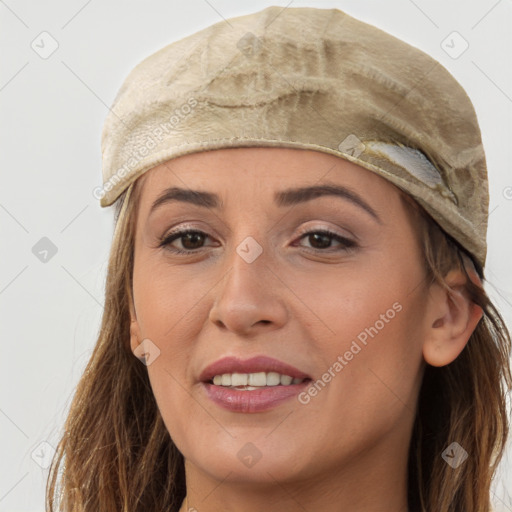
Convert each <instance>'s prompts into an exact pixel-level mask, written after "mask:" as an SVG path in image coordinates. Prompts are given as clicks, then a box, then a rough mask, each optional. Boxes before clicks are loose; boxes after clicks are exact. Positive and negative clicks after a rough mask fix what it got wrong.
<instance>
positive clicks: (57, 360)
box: [0, 0, 512, 512]
mask: <svg viewBox="0 0 512 512" xmlns="http://www.w3.org/2000/svg"><path fill="white" fill-rule="evenodd" d="M268 5H282V6H286V5H290V6H292V7H300V6H311V7H337V8H339V9H341V10H344V11H346V12H347V13H348V14H350V15H352V16H354V17H356V18H358V19H361V20H363V21H366V22H369V23H372V24H374V25H376V26H378V27H380V28H382V29H384V30H385V31H387V32H389V33H391V34H393V35H395V36H397V37H399V38H401V39H403V40H405V41H407V42H409V43H411V44H413V45H414V46H417V47H418V48H420V49H422V50H424V51H425V52H427V53H428V54H430V55H431V56H432V57H434V58H435V59H437V60H438V61H440V62H441V63H442V64H443V65H444V66H445V67H447V68H448V70H450V72H451V73H452V74H453V75H454V76H455V77H456V78H457V79H458V80H459V81H460V82H461V83H462V85H463V86H464V88H465V89H466V91H467V92H468V94H469V96H470V98H471V99H472V100H473V102H474V104H475V108H476V110H477V114H478V116H479V120H480V123H481V129H482V134H483V139H484V147H485V149H486V154H487V163H488V168H489V176H490V189H491V207H490V210H491V212H492V213H491V216H490V219H489V232H488V242H489V254H488V261H487V271H486V272H487V279H488V284H487V289H488V292H489V293H490V295H491V297H492V298H493V300H495V302H496V303H497V305H498V307H499V308H500V310H501V311H502V313H503V314H504V316H505V318H506V320H507V322H508V325H509V326H512V305H511V303H512V266H511V265H510V262H511V261H512V242H511V235H510V234H511V233H512V229H511V227H512V188H510V187H512V172H511V169H510V161H511V160H512V158H511V157H512V152H511V145H512V143H511V141H512V126H511V125H512V122H511V119H512V71H511V69H512V66H511V63H512V36H511V33H512V31H511V26H512V2H511V0H499V1H498V0H478V1H476V0H472V1H468V0H465V1H462V0H460V1H454V0H442V1H440V0H435V1H434V0H428V1H427V0H414V1H413V0H387V1H386V2H383V1H381V0H351V1H349V0H338V1H316V2H315V1H312V0H310V1H306V2H301V1H292V2H289V0H288V1H286V2H279V1H273V2H267V1H247V0H246V1H244V2H240V1H234V0H208V1H206V0H187V1H180V2H177V1H176V2H172V3H171V2H170V1H163V0H153V1H152V2H142V1H139V2H135V1H133V0H131V1H128V0H124V1H121V0H111V1H108V2H107V1H100V0H89V1H86V0H68V1H66V2H64V1H63V0H60V1H57V0H54V1H47V2H29V1H28V0H5V1H4V0H0V26H1V29H0V45H1V49H2V53H1V59H0V105H1V107H0V108H1V112H0V130H1V132H0V147H1V153H0V169H1V172H2V187H1V189H0V223H1V224H0V226H1V243H0V261H1V262H2V265H1V275H0V312H1V318H0V321H1V323H0V325H1V329H2V332H1V339H2V352H1V357H0V374H1V388H0V432H1V438H0V443H1V468H0V471H1V472H0V511H12V512H19V511H34V512H35V511H43V510H44V485H45V482H46V477H47V470H45V469H43V468H41V467H40V465H38V464H37V463H36V461H39V462H41V463H42V464H43V465H44V464H45V462H46V461H47V460H48V458H49V457H50V456H51V447H50V445H53V446H55V445H56V443H57V440H58V438H59V435H60V430H61V428H62V424H63V422H64V419H65V416H66V412H67V408H68V407H69V403H70V399H71V397H72V395H73V393H74V388H75V386H76V384H77V382H78V380H79V378H80V376H81V372H82V371H83V368H84V366H85V364H86V362H87V361H88V358H89V356H90V354H91V351H92V348H93V346H94V344H95V341H96V337H97V334H98V329H99V323H100V318H101V313H102V305H103V293H104V282H105V272H106V266H107V257H108V252H109V249H110V242H111V236H112V231H113V229H112V228H113V212H112V211H110V209H102V208H100V206H99V201H98V200H96V199H95V198H94V197H93V195H92V190H93V189H94V188H95V187H96V186H98V185H101V153H100V133H101V128H102V124H103V121H104V119H105V116H106V114H107V112H108V106H110V104H111V103H112V101H113V99H114V97H115V95H116V93H117V90H118V89H119V87H120V85H121V83H122V81H123V80H124V78H125V77H126V75H127V73H128V72H129V71H130V70H131V69H132V68H133V67H134V66H135V65H136V64H137V63H138V62H139V61H140V60H142V59H143V58H145V57H146V56H148V55H149V54H151V53H153V52H154V51H156V50H158V49H160V48H161V47H163V46H165V45H167V44H168V43H170V42H172V41H174V40H177V39H180V38H182V37H184V36H186V35H189V34H191V33H193V32H195V31H197V30H199V29H201V28H204V27H206V26H208V25H210V24H212V23H215V22H218V21H222V19H223V18H229V17H232V16H237V15H242V14H248V13H250V12H254V11H257V10H260V9H263V8H264V7H266V6H268ZM43 31H46V32H48V33H49V34H50V35H51V38H53V39H54V40H55V41H57V43H58V48H57V50H56V51H55V52H54V53H53V54H52V55H51V56H49V57H48V58H47V59H43V58H41V57H40V55H39V54H38V53H36V51H34V50H33V49H32V47H31V44H32V42H33V41H35V43H34V45H35V44H39V45H40V46H41V45H42V44H43V43H41V37H46V38H47V39H45V43H44V46H45V48H46V50H48V49H49V48H51V46H50V44H51V39H50V38H49V36H39V35H40V34H41V32H43ZM453 31H457V32H458V33H459V34H460V35H461V36H462V37H463V38H464V39H465V40H466V41H467V42H468V43H469V48H468V49H467V50H466V51H465V52H464V53H463V54H462V55H460V56H459V57H458V58H456V59H454V58H452V57H450V56H449V55H448V54H447V53H446V52H445V50H444V49H443V47H442V46H441V43H442V41H443V40H445V39H446V38H447V36H449V35H450V34H451V33H452V32H453ZM449 41H450V40H449ZM454 41H455V42H454V43H451V44H452V46H453V45H455V47H456V48H460V46H458V47H457V45H459V44H461V43H462V41H461V40H459V39H456V40H454ZM39 51H42V49H40V50H39ZM42 237H47V238H49V239H50V240H51V242H52V243H53V244H54V245H55V246H56V249H57V252H56V254H55V255H54V256H53V257H51V258H49V260H48V261H47V262H46V263H43V262H42V261H40V260H39V259H38V258H37V257H36V256H35V255H34V254H33V252H32V248H33V247H34V245H35V244H36V243H37V242H38V241H39V240H40V239H41V238H42ZM41 442H43V443H44V442H46V443H49V444H43V445H41V446H40V443H41ZM34 450H35V452H34ZM511 459H512V447H511V445H510V443H509V449H508V452H507V457H506V460H505V462H504V463H503V464H502V466H501V472H500V475H499V477H498V478H497V480H496V482H495V488H494V490H495V492H494V495H493V502H494V505H495V507H496V511H498V512H505V511H512V498H511V497H510V495H511V494H512V463H511Z"/></svg>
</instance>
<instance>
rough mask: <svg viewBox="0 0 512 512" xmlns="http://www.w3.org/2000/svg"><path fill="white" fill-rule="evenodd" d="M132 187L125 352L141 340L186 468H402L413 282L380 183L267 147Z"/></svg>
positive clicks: (408, 417)
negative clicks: (135, 204) (135, 198)
mask: <svg viewBox="0 0 512 512" xmlns="http://www.w3.org/2000/svg"><path fill="white" fill-rule="evenodd" d="M141 180H142V183H139V185H142V189H141V196H140V204H139V210H138V217H137V225H136V245H135V262H134V274H133V293H134V306H135V312H134V313H133V314H134V315H135V316H134V318H133V319H134V320H135V321H134V322H132V349H133V350H135V349H136V347H137V343H140V342H141V341H142V340H143V339H149V340H150V342H149V344H148V342H145V343H146V345H145V347H146V352H147V351H149V352H150V353H152V354H153V355H152V356H151V357H150V359H149V360H148V363H149V364H148V366H147V370H148V373H149V378H150V381H151V386H152V389H153V392H154V395H155V398H156V401H157V404H158V407H159V409H160V411H161V414H162V417H163V420H164V422H165V425H166V427H167V429H168V430H169V433H170V435H171V437H172V439H173V441H174V442H175V444H176V445H177V447H178V449H179V450H180V451H181V452H182V453H183V454H184V456H185V458H186V464H187V471H190V472H196V473H197V474H202V475H203V476H205V477H207V478H212V479H214V480H223V479H227V480H233V481H235V480H236V481H251V482H256V481H257V482H267V481H272V480H273V479H274V480H277V481H279V482H285V481H296V482H297V481H301V480H303V479H312V478H313V479H314V478H319V479H320V478H324V477H325V475H331V476H332V475H336V477H337V478H339V476H340V474H342V473H343V471H345V470H350V471H351V472H352V475H353V474H354V472H355V473H356V474H357V472H358V471H361V472H362V471H364V472H366V473H367V472H368V471H372V470H373V469H372V468H377V467H380V470H381V471H382V464H388V461H389V464H394V466H389V467H390V468H391V467H393V468H396V464H399V465H400V470H401V471H402V470H403V471H402V472H404V471H405V463H406V459H407V453H408V448H409V445H408V443H409V438H410V434H411V428H412V424H413V420H414V407H415V402H416V397H417V394H418V391H419V386H420V383H421V377H422V369H423V358H422V342H423V337H424V332H425V327H426V324H425V321H424V310H425V302H426V296H427V292H426V289H425V284H424V269H423V266H422V264H421V261H422V260H421V255H420V250H419V246H418V242H417V238H416V236H417V235H416V234H415V231H414V225H413V222H412V220H411V219H410V218H409V217H408V214H407V210H406V208H405V207H404V205H403V203H402V201H401V200H400V194H399V191H398V189H397V188H395V187H394V186H393V185H392V184H390V183H389V182H387V181H386V180H385V179H383V178H381V177H379V176H377V175H376V174H374V173H372V172H370V171H367V170H365V169H363V168H361V167H359V166H358V165H355V164H353V163H351V162H348V161H346V160H343V159H341V158H338V157H335V156H332V155H328V154H324V153H319V152H315V151H306V150H297V149H284V148H240V149H223V150H217V151H210V152H203V153H196V154H191V155H186V156H183V157H180V158H177V159H175V160H172V161H171V162H168V163H167V164H162V165H160V166H158V167H156V168H154V169H152V170H151V171H149V172H147V173H146V174H145V175H144V176H143V177H142V178H141ZM178 188H179V189H182V190H181V191H178V190H177V189H178ZM192 191H198V192H201V193H204V194H208V196H207V197H206V199H200V198H199V196H198V195H193V194H191V192H192ZM173 197H174V199H173ZM185 230H191V231H194V232H195V234H194V233H192V234H191V235H185V236H181V237H179V236H178V235H176V234H175V232H176V231H185ZM325 231H329V232H332V233H333V235H328V234H323V233H322V232H325ZM173 234H175V236H174V237H173V236H172V235H173ZM165 238H167V245H161V241H162V240H163V239H165ZM177 250H181V251H184V253H177V252H175V251H177ZM155 347H157V349H155ZM158 350H159V351H160V352H159V353H158ZM233 374H237V375H235V376H234V377H233ZM222 375H224V377H222ZM290 378H294V379H295V380H292V381H291V383H290V380H291V379H290ZM303 379H305V380H303ZM247 386H248V387H247ZM369 468H370V469H369ZM310 481H311V480H310Z"/></svg>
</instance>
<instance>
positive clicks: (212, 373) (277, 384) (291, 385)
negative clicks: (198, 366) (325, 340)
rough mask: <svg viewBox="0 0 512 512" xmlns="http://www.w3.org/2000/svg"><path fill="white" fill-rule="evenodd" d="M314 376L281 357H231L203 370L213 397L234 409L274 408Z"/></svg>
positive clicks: (208, 394)
mask: <svg viewBox="0 0 512 512" xmlns="http://www.w3.org/2000/svg"><path fill="white" fill-rule="evenodd" d="M311 380H312V379H311V377H310V376H309V375H307V374H306V373H304V372H302V371H300V370H298V369H297V368H295V367H293V366H290V365H288V364H286V363H283V362H282V361H278V360H277V359H273V358H269V357H266V356H258V357H254V358H251V359H248V360H241V359H238V358H234V357H227V358H223V359H220V360H219V361H216V362H215V363H213V364H211V365H209V366H208V367H207V368H205V369H204V370H203V372H202V373H201V376H200V381H201V383H202V385H203V388H204V389H205V392H206V394H207V396H208V398H209V399H211V400H212V401H213V402H214V403H216V404H217V405H219V406H221V407H223V408H224V409H228V410H230V411H232V412H243V413H254V412H263V411H267V410H270V409H274V408H275V407H277V406H278V405H280V404H282V403H283V402H285V401H287V400H289V399H290V398H292V397H293V396H295V395H297V394H298V393H299V392H300V391H301V390H302V389H303V388H304V387H305V386H307V385H308V384H309V382H311Z"/></svg>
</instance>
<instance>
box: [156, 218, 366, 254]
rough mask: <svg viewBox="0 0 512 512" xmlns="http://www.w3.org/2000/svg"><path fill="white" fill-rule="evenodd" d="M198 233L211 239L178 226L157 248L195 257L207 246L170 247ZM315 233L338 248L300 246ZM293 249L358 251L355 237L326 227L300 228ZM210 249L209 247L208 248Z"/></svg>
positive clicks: (318, 251)
mask: <svg viewBox="0 0 512 512" xmlns="http://www.w3.org/2000/svg"><path fill="white" fill-rule="evenodd" d="M191 232H192V233H199V234H201V235H204V237H205V239H207V238H210V239H211V238H213V237H212V236H211V235H209V234H208V232H206V231H204V230H203V229H200V228H197V227H195V226H193V225H190V224H189V225H180V226H179V227H178V228H175V229H172V230H171V231H169V232H168V233H166V234H164V235H163V236H162V237H161V238H160V239H159V243H158V248H163V249H167V250H168V251H170V252H171V253H174V254H182V255H183V254H184V255H197V254H201V253H202V252H204V250H205V249H206V248H207V247H209V246H203V247H199V248H197V249H180V248H178V247H172V246H171V244H172V243H173V242H174V241H175V240H180V239H182V238H183V237H184V236H185V235H186V234H188V233H191ZM315 233H321V234H323V235H325V236H328V237H330V238H331V239H333V240H334V241H336V242H338V243H340V244H341V247H340V248H334V249H333V248H331V247H327V248H324V249H317V248H314V247H305V246H302V245H301V244H300V242H301V240H304V239H307V236H309V235H312V234H315ZM293 242H294V243H293V244H292V245H293V247H297V246H298V247H303V248H304V249H306V250H307V251H308V252H312V253H315V254H321V253H324V254H325V255H328V254H333V253H335V254H336V253H341V252H349V251H353V250H355V249H358V248H359V247H360V244H359V242H358V241H357V237H353V236H352V237H351V236H346V235H344V234H341V233H339V232H338V231H336V230H334V229H331V228H328V227H326V226H322V227H320V226H318V225H316V226H315V225H313V226H308V227H302V228H301V229H300V232H299V233H298V235H297V236H295V237H294V239H293ZM210 247H211V246H210Z"/></svg>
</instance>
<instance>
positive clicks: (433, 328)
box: [423, 270, 483, 366]
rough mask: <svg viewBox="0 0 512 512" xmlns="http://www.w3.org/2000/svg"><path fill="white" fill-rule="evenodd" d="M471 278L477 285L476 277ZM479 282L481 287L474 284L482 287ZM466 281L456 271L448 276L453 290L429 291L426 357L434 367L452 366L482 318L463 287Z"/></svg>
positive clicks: (424, 354)
mask: <svg viewBox="0 0 512 512" xmlns="http://www.w3.org/2000/svg"><path fill="white" fill-rule="evenodd" d="M470 276H471V280H472V281H473V282H475V280H474V276H473V275H471V274H470ZM477 279H478V283H476V282H475V284H478V285H479V286H482V282H481V281H480V279H479V278H477ZM466 280H467V278H466V276H465V275H464V274H463V272H461V271H459V270H454V271H451V272H449V273H448V275H447V276H446V282H447V284H448V285H449V286H450V290H446V289H445V288H443V287H442V286H441V285H439V284H438V283H435V284H433V285H432V286H431V287H430V292H429V297H428V300H427V315H426V322H427V324H426V329H427V331H426V332H427V333H426V336H425V339H424V343H423V357H424V358H425V361H426V362H427V363H428V364H430V365H432V366H445V365H447V364H450V363H451V362H453V361H454V360H455V359H456V358H457V357H458V356H459V354H460V353H461V352H462V350H463V349H464V347H465V346H466V344H467V342H468V341H469V338H470V336H471V334H472V333H473V331H474V330H475V328H476V326H477V324H478V322H479V321H480V319H481V318H482V315H483V311H482V308H481V307H480V306H478V305H476V304H475V303H474V302H473V301H472V300H471V299H470V298H469V295H468V293H467V291H466V289H465V287H464V284H465V283H466Z"/></svg>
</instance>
